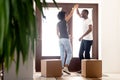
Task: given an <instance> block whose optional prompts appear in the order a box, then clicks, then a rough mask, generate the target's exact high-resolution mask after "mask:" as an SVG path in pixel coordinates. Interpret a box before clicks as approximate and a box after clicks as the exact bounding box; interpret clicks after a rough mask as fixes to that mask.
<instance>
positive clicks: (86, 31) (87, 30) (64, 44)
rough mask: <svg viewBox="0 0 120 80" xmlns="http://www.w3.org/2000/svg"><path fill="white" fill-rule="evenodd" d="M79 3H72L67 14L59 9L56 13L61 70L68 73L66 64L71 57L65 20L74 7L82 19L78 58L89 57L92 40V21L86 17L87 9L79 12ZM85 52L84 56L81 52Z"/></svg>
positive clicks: (66, 20)
mask: <svg viewBox="0 0 120 80" xmlns="http://www.w3.org/2000/svg"><path fill="white" fill-rule="evenodd" d="M78 7H79V5H78V4H76V5H74V7H73V9H72V10H71V12H70V14H69V15H67V16H66V15H65V12H64V11H60V12H59V13H58V19H59V20H60V21H59V22H58V24H57V35H58V37H59V45H60V56H61V57H60V58H61V60H62V68H63V69H62V70H63V71H64V72H66V73H68V74H70V72H69V70H68V66H69V64H70V61H71V59H72V48H71V44H70V40H69V37H70V36H69V34H68V31H67V30H68V25H67V22H68V21H69V20H70V18H71V16H72V14H73V12H74V10H75V9H76V11H77V14H78V15H79V17H80V18H82V19H83V35H82V36H80V38H79V41H81V47H80V50H79V59H80V61H81V60H82V59H90V48H91V45H92V42H93V34H92V30H93V23H92V20H91V19H89V18H88V14H89V12H88V10H86V9H84V10H83V11H82V13H81V14H80V13H79V11H78ZM65 52H66V54H67V57H66V61H65ZM84 52H85V56H83V53H84Z"/></svg>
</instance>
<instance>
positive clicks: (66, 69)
mask: <svg viewBox="0 0 120 80" xmlns="http://www.w3.org/2000/svg"><path fill="white" fill-rule="evenodd" d="M63 72H65V73H67V74H69V75H70V71H69V70H68V68H67V67H64V69H63Z"/></svg>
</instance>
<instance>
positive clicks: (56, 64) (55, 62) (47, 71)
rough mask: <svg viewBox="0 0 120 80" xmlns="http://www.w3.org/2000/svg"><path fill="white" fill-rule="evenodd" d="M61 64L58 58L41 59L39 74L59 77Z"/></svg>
mask: <svg viewBox="0 0 120 80" xmlns="http://www.w3.org/2000/svg"><path fill="white" fill-rule="evenodd" d="M61 75H62V64H61V60H60V59H45V60H41V76H44V77H61Z"/></svg>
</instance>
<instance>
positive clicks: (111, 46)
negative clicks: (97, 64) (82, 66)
mask: <svg viewBox="0 0 120 80" xmlns="http://www.w3.org/2000/svg"><path fill="white" fill-rule="evenodd" d="M119 2H120V1H119V0H103V1H102V2H101V26H100V27H101V53H102V60H103V72H109V73H110V72H112V73H120V42H119V40H120V36H119V34H120V28H119V27H120V23H119V22H120V17H119V13H120V10H119V9H118V8H119V7H120V6H119V4H118V3H119Z"/></svg>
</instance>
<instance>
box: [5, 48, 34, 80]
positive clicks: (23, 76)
mask: <svg viewBox="0 0 120 80" xmlns="http://www.w3.org/2000/svg"><path fill="white" fill-rule="evenodd" d="M20 57H21V58H20V65H19V72H18V75H17V74H16V64H15V62H13V63H12V65H11V67H10V68H9V71H8V72H7V71H6V70H5V72H4V80H33V78H34V72H35V54H33V53H32V51H31V48H30V50H29V55H28V59H27V61H26V62H25V63H24V64H23V61H22V56H20Z"/></svg>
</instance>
